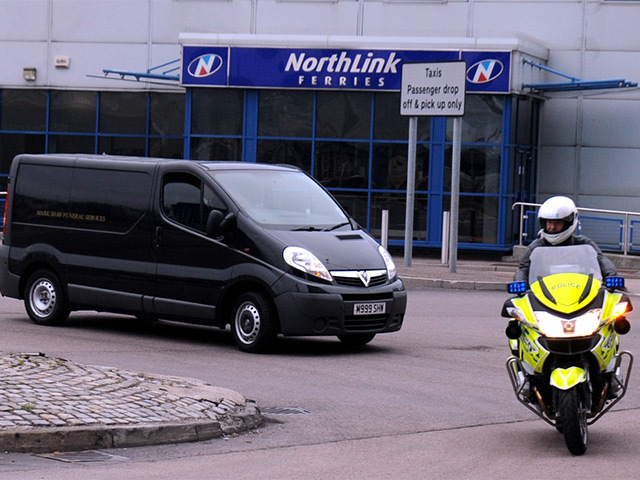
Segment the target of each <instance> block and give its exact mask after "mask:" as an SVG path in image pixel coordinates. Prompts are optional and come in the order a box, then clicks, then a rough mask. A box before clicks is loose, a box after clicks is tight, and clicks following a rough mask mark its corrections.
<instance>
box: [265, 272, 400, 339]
mask: <svg viewBox="0 0 640 480" xmlns="http://www.w3.org/2000/svg"><path fill="white" fill-rule="evenodd" d="M289 287H290V285H289ZM297 287H298V288H296V289H292V288H287V289H286V291H285V292H283V293H282V294H280V295H277V296H276V297H275V298H274V302H275V304H276V308H277V309H278V315H279V319H280V327H281V333H282V334H283V335H290V336H294V335H300V336H308V335H345V334H354V333H385V332H396V331H398V330H400V328H401V327H402V322H403V320H404V314H405V311H406V309H407V291H406V290H405V288H404V284H403V283H402V280H400V279H397V280H396V281H395V282H393V283H391V284H388V285H383V286H380V287H376V288H367V289H361V288H344V287H336V286H330V287H317V286H315V285H314V286H313V287H312V288H303V287H309V285H308V284H306V283H303V282H301V283H300V284H299V285H297ZM363 290H364V291H363ZM368 303H372V304H380V303H384V305H385V311H384V313H381V314H379V313H378V314H371V315H357V314H355V313H354V309H355V306H356V305H358V304H368Z"/></svg>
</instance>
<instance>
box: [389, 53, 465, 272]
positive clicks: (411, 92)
mask: <svg viewBox="0 0 640 480" xmlns="http://www.w3.org/2000/svg"><path fill="white" fill-rule="evenodd" d="M466 72H467V62H465V61H452V62H427V63H405V64H403V65H402V91H401V95H400V114H401V115H405V116H409V151H408V159H407V209H406V215H405V217H406V218H405V230H404V265H405V266H407V267H410V266H411V254H412V250H413V205H414V199H415V172H416V138H417V129H418V117H419V116H431V117H455V118H454V122H453V158H452V161H451V164H452V172H451V223H450V232H451V233H450V235H449V270H450V271H452V272H455V271H456V259H457V248H458V205H459V194H460V143H461V135H460V126H461V123H462V120H461V119H462V116H463V115H464V107H465V94H466V86H467V82H466ZM456 157H457V158H456ZM454 210H455V211H454ZM442 247H443V248H444V245H443V246H442Z"/></svg>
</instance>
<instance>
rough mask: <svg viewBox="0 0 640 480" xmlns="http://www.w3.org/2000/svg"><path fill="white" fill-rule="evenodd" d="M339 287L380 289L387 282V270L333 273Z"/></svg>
mask: <svg viewBox="0 0 640 480" xmlns="http://www.w3.org/2000/svg"><path fill="white" fill-rule="evenodd" d="M331 276H333V279H334V280H335V281H336V283H337V284H338V285H343V286H345V287H363V288H365V287H378V286H380V285H384V284H385V282H386V281H387V271H386V270H357V271H356V270H345V271H334V272H331Z"/></svg>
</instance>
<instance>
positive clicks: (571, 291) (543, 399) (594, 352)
mask: <svg viewBox="0 0 640 480" xmlns="http://www.w3.org/2000/svg"><path fill="white" fill-rule="evenodd" d="M624 290H625V288H624V279H623V278H622V277H607V278H605V279H603V278H602V274H601V273H600V266H599V264H598V260H597V254H596V251H595V250H594V249H593V248H592V247H590V246H589V245H572V246H565V247H559V246H554V247H538V248H535V249H534V250H533V251H532V252H531V267H530V270H529V279H528V282H513V283H511V284H509V293H511V294H514V295H515V296H514V297H512V298H510V299H508V300H507V301H506V302H505V303H504V306H503V308H502V316H503V317H507V318H510V321H509V323H508V325H507V328H506V332H505V333H506V335H507V337H508V339H509V346H510V348H511V353H512V355H511V356H510V357H509V358H508V359H507V362H506V366H507V371H508V373H509V379H510V380H511V385H512V387H513V390H514V393H515V395H516V398H517V399H518V401H519V402H520V403H522V404H523V405H524V406H525V407H527V408H528V409H529V410H531V411H532V412H533V413H535V414H536V415H538V416H539V417H540V418H542V419H543V420H544V421H546V422H547V423H548V424H550V425H551V426H553V427H555V428H556V429H557V430H558V431H559V432H561V433H562V434H563V435H564V440H565V443H566V445H567V448H568V449H569V451H570V452H571V453H572V454H573V455H582V454H583V453H585V451H586V450H587V442H588V430H587V427H588V426H589V425H592V424H593V423H595V422H596V421H597V420H598V419H600V418H601V417H602V416H603V415H604V414H605V413H606V412H607V411H609V410H610V409H611V408H612V407H613V406H614V405H615V404H617V403H618V402H619V401H620V400H621V399H622V398H623V397H624V395H625V394H626V392H627V386H628V382H629V377H630V373H631V367H632V365H633V355H631V353H630V352H627V351H624V350H620V348H619V343H620V335H624V334H626V333H628V332H629V329H630V324H629V321H628V320H627V319H626V316H625V315H626V313H628V312H630V311H631V310H632V308H633V307H632V305H631V301H630V300H629V297H628V296H627V295H626V294H625V293H624Z"/></svg>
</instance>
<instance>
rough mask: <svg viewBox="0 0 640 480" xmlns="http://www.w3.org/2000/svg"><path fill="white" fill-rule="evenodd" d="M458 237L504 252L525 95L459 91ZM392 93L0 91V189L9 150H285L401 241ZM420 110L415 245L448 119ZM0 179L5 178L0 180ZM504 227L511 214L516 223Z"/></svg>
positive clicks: (434, 187) (400, 166)
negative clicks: (384, 215) (462, 108)
mask: <svg viewBox="0 0 640 480" xmlns="http://www.w3.org/2000/svg"><path fill="white" fill-rule="evenodd" d="M467 99H468V100H467V108H466V113H465V117H464V118H463V122H462V124H463V136H462V151H461V157H462V158H461V188H460V208H461V214H460V218H461V224H460V226H459V238H460V248H461V249H468V250H492V251H507V250H509V249H510V248H511V247H512V245H513V244H514V243H517V239H516V238H515V237H516V235H517V232H515V230H517V228H516V229H514V228H513V225H514V218H513V215H514V214H513V213H512V211H511V205H512V204H513V203H514V202H516V201H530V200H531V196H532V194H533V192H534V191H535V183H534V179H535V168H536V165H535V158H536V156H537V150H536V142H537V123H538V102H537V101H536V100H533V99H530V98H526V97H517V96H506V95H468V96H467ZM399 102H400V94H399V93H392V92H355V91H304V90H243V89H225V88H189V89H187V91H186V94H182V93H159V92H158V93H155V92H135V93H134V92H128V93H124V92H93V91H84V92H83V91H44V90H0V175H3V176H0V191H3V190H5V189H6V183H7V179H6V175H7V174H8V172H9V167H10V163H11V160H12V159H13V157H14V156H15V155H16V154H19V153H25V152H26V153H41V152H47V153H56V152H58V153H64V152H75V153H103V152H104V153H110V154H126V155H141V156H160V157H173V158H188V159H211V160H237V161H246V162H263V163H292V164H295V165H298V166H299V167H300V168H302V169H304V170H305V171H307V172H309V173H311V174H312V175H313V176H314V177H315V178H317V179H318V180H319V181H320V182H321V183H323V184H324V185H325V186H326V187H327V188H328V189H329V191H330V192H331V193H332V194H333V195H334V196H335V197H336V198H337V199H338V200H339V201H340V202H341V203H342V204H343V205H344V206H345V208H346V209H347V210H348V211H349V213H350V214H351V215H352V216H353V217H354V218H355V219H356V220H357V221H358V222H359V223H360V224H361V225H362V226H363V227H364V228H366V229H367V230H368V231H370V232H371V233H372V234H373V235H374V236H376V237H378V238H380V237H381V230H380V229H381V212H382V210H388V211H389V245H390V246H392V247H394V246H395V247H400V246H403V245H404V219H405V200H406V157H407V138H408V118H406V117H401V116H400V113H399V110H400V109H399ZM450 123H451V122H450V121H447V119H446V118H443V117H432V118H420V119H419V124H418V142H417V158H416V164H417V165H416V167H417V168H416V194H415V212H414V247H424V248H440V247H441V235H442V212H443V211H444V210H448V209H449V205H450V199H451V186H450V182H451V175H450V165H451V149H452V143H451V125H450ZM3 184H4V187H5V188H2V187H3ZM516 226H517V225H516Z"/></svg>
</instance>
